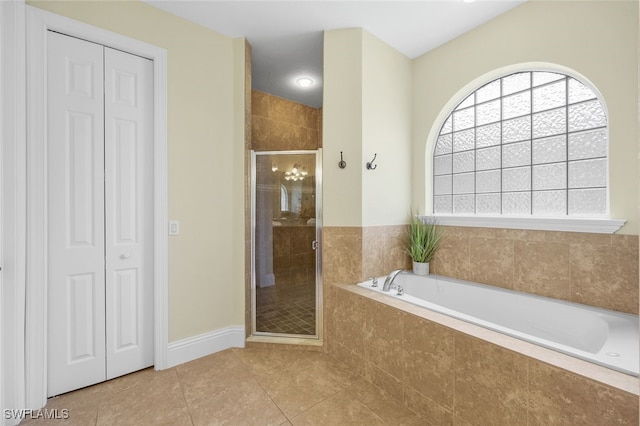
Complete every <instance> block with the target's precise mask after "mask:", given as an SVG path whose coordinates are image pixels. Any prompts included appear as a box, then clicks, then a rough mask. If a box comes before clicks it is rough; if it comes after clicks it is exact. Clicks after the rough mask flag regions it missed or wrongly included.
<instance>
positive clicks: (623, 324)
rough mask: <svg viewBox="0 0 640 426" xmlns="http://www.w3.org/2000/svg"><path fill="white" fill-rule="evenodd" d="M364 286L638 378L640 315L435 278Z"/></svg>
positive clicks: (399, 278) (403, 278)
mask: <svg viewBox="0 0 640 426" xmlns="http://www.w3.org/2000/svg"><path fill="white" fill-rule="evenodd" d="M374 281H375V280H367V281H365V282H362V283H359V284H358V286H360V287H362V288H366V289H369V290H371V291H375V292H376V293H377V294H381V295H385V296H387V297H392V298H396V299H398V300H400V301H404V302H407V303H411V304H414V305H417V306H421V307H424V308H426V309H429V310H431V311H435V312H439V313H441V314H445V315H448V316H450V317H453V318H457V319H460V320H463V321H466V322H470V323H472V324H476V325H479V326H481V327H484V328H488V329H490V330H494V331H497V332H499V333H503V334H506V335H507V336H512V337H515V338H518V339H522V340H525V341H527V342H531V343H534V344H537V345H540V346H543V347H546V348H549V349H552V350H556V351H558V352H562V353H564V354H567V355H570V356H573V357H576V358H579V359H584V360H585V361H590V362H593V363H595V364H598V365H602V366H604V367H607V368H611V369H613V370H616V371H620V372H622V373H626V374H630V375H633V376H636V377H637V376H638V367H639V365H640V359H639V357H638V342H640V340H639V339H638V316H637V315H631V314H625V313H622V312H617V311H611V310H607V309H602V308H596V307H593V306H588V305H579V304H577V303H572V302H567V301H565V300H558V299H551V298H549V297H542V296H535V295H531V294H526V293H522V292H517V291H513V290H507V289H504V288H498V287H494V286H488V285H484V284H476V283H472V282H469V281H462V280H458V279H455V278H450V277H443V276H441V275H435V274H430V275H428V276H418V275H414V274H399V275H396V276H395V280H394V281H393V285H394V286H396V285H397V286H398V288H402V292H399V291H397V290H396V289H395V288H394V289H390V290H389V291H387V292H384V290H383V288H382V287H383V286H382V285H378V283H382V282H384V281H385V277H378V279H377V282H376V285H375V287H374V286H373V283H374Z"/></svg>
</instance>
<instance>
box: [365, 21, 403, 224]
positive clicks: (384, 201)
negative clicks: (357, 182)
mask: <svg viewBox="0 0 640 426" xmlns="http://www.w3.org/2000/svg"><path fill="white" fill-rule="evenodd" d="M362 40H363V43H362V52H363V53H362V155H363V157H364V158H363V159H362V161H363V162H362V164H361V165H359V166H360V170H361V171H362V173H363V175H362V226H380V225H398V224H404V223H406V222H407V219H408V217H409V214H410V210H411V160H410V158H411V99H412V93H411V86H412V84H411V75H412V74H411V60H410V59H408V58H407V57H406V56H404V55H402V54H401V53H400V52H398V51H397V50H395V49H393V48H392V47H391V46H389V45H387V44H385V43H384V42H382V41H381V40H379V39H377V38H376V37H374V36H372V35H371V34H370V33H368V32H366V31H363V39H362ZM374 154H377V157H376V161H375V163H374V164H375V166H376V169H375V170H366V169H365V168H364V164H365V163H366V162H367V161H371V159H372V158H373V156H374ZM356 166H358V165H356Z"/></svg>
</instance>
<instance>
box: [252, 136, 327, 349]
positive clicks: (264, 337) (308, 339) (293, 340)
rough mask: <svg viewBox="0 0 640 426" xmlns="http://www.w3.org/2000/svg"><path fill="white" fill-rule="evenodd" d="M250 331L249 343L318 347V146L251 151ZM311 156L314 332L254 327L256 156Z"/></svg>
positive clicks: (320, 337) (320, 336)
mask: <svg viewBox="0 0 640 426" xmlns="http://www.w3.org/2000/svg"><path fill="white" fill-rule="evenodd" d="M250 152H251V165H250V167H251V170H250V172H251V178H250V180H251V181H250V186H251V200H250V203H251V265H250V267H251V271H250V272H251V273H250V275H251V334H250V335H249V337H248V338H247V340H248V341H252V342H267V343H289V344H303V345H316V346H321V345H322V341H323V315H322V312H323V301H322V148H318V149H310V150H291V151H255V150H251V151H250ZM311 154H313V155H315V157H316V170H315V180H316V182H315V203H316V206H315V218H316V226H315V259H316V268H315V269H316V273H315V285H316V292H315V294H316V300H315V305H316V334H315V335H308V336H307V335H302V334H284V333H271V332H265V331H257V330H256V184H257V173H256V158H257V156H259V155H260V156H262V155H311Z"/></svg>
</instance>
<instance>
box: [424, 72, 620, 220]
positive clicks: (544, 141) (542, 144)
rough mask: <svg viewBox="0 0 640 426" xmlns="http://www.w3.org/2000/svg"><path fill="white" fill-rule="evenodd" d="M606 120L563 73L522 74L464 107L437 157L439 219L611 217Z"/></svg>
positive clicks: (588, 94) (593, 99)
mask: <svg viewBox="0 0 640 426" xmlns="http://www.w3.org/2000/svg"><path fill="white" fill-rule="evenodd" d="M607 153H608V131H607V117H606V113H605V110H604V107H603V105H602V103H601V102H600V100H599V99H598V96H597V95H596V94H595V93H594V91H593V90H591V89H590V88H589V87H587V86H586V85H584V84H583V83H581V82H580V81H578V80H577V79H575V78H573V77H571V76H568V75H565V74H561V73H556V72H542V71H527V72H517V73H513V74H510V75H507V76H504V77H501V78H498V79H496V80H494V81H492V82H490V83H488V84H486V85H484V86H482V87H480V88H479V89H478V90H476V91H475V92H473V93H472V94H471V95H469V96H468V97H467V98H465V99H464V100H463V101H462V102H460V103H459V104H458V105H457V106H456V107H455V108H454V110H453V111H452V112H451V114H450V115H449V116H448V117H447V119H446V120H445V121H444V124H443V125H442V128H441V130H440V133H439V135H438V139H437V141H436V144H435V148H434V152H433V212H434V214H436V215H505V216H523V215H530V216H536V217H549V216H551V217H559V216H565V217H566V216H582V217H585V216H586V217H600V216H604V215H606V214H608V192H607V182H608V179H607Z"/></svg>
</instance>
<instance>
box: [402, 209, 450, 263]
mask: <svg viewBox="0 0 640 426" xmlns="http://www.w3.org/2000/svg"><path fill="white" fill-rule="evenodd" d="M442 234H443V232H442V230H441V229H439V228H438V227H437V226H436V224H435V223H434V222H428V221H423V220H422V219H420V218H419V217H417V216H415V215H412V219H411V224H410V225H409V232H408V239H407V253H408V254H409V256H411V259H413V261H414V262H421V263H427V262H429V261H430V260H431V258H433V255H434V254H435V253H436V250H438V245H439V244H440V239H441V238H442Z"/></svg>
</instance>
